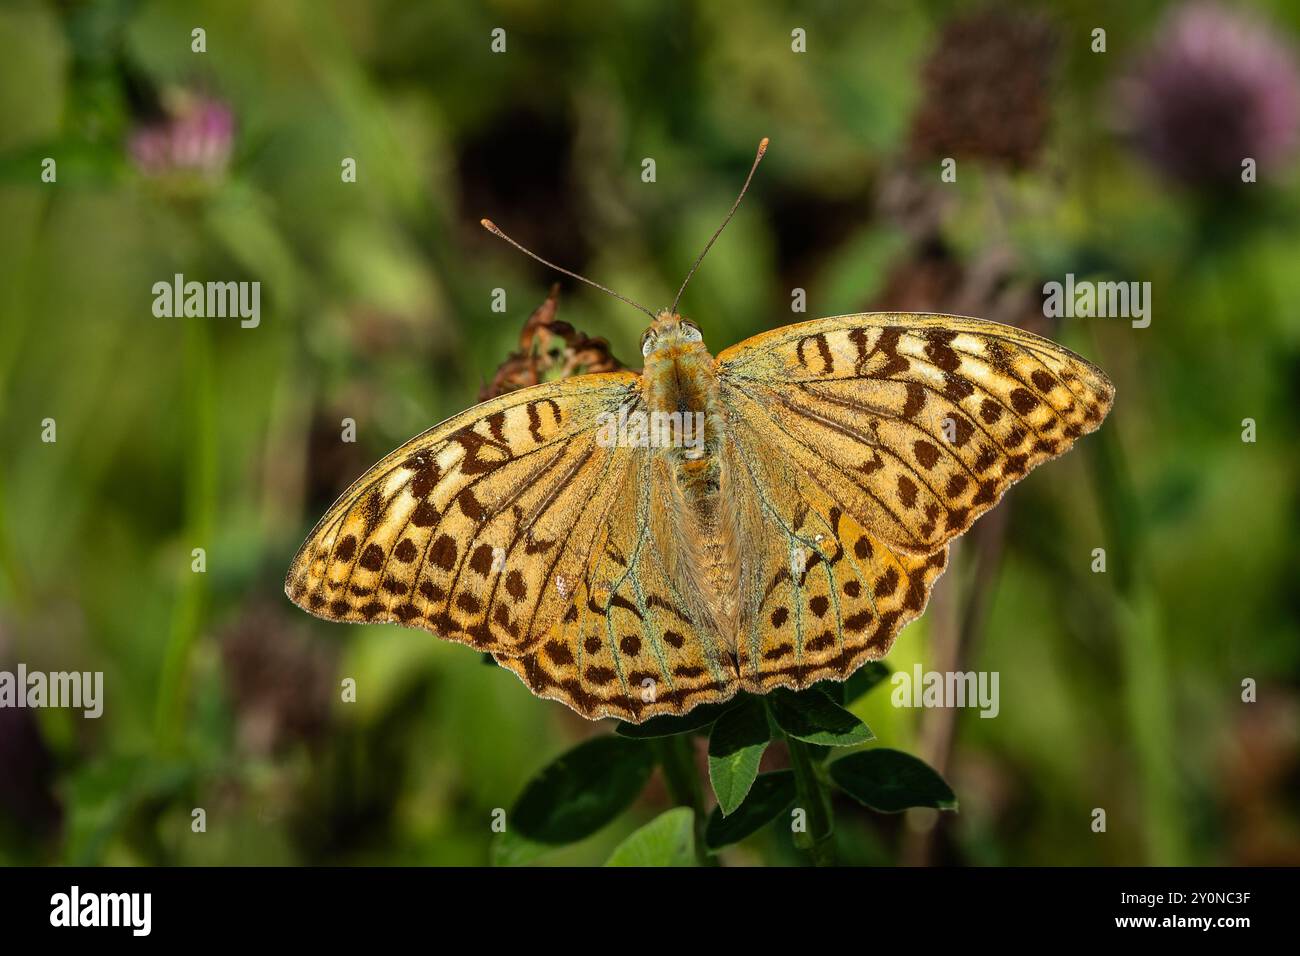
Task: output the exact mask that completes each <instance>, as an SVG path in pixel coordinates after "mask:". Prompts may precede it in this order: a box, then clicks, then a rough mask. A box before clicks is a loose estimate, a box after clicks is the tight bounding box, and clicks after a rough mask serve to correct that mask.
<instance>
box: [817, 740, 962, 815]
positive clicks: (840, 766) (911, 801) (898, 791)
mask: <svg viewBox="0 0 1300 956" xmlns="http://www.w3.org/2000/svg"><path fill="white" fill-rule="evenodd" d="M830 772H831V779H832V780H834V781H835V782H836V783H837V784H838V785H839V786H840V788H841V789H842V790H843V791H844V792H845V793H847V794H848V795H849V796H851V797H852V798H853V799H854V800H857V801H858V802H859V803H861V804H864V805H866V806H868V807H870V808H871V809H872V810H878V811H880V812H881V813H898V812H900V811H902V810H907V809H909V808H910V807H934V808H935V809H937V810H956V809H957V797H956V795H955V794H954V793H953V792H952V788H951V787H949V786H948V784H947V783H946V782H945V781H944V779H943V777H941V776H939V774H938V773H936V772H935V771H934V769H933V768H931V767H930V766H929V765H928V764H926V763H925V762H924V761H922V760H918V759H917V758H915V757H913V756H912V755H911V754H905V753H903V752H902V751H899V750H889V749H888V748H885V747H880V748H876V749H874V750H863V751H861V752H860V753H855V754H849V755H848V756H847V757H844V758H842V759H840V760H837V761H835V762H834V763H833V764H831V765H830Z"/></svg>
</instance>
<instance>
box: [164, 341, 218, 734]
mask: <svg viewBox="0 0 1300 956" xmlns="http://www.w3.org/2000/svg"><path fill="white" fill-rule="evenodd" d="M209 334H210V332H209V330H208V327H207V325H206V324H205V323H201V322H199V323H187V324H186V337H185V349H184V362H185V378H184V383H185V384H184V388H185V392H186V394H185V403H186V406H187V407H186V414H187V418H188V426H189V435H188V439H189V442H190V447H189V449H188V450H187V458H186V475H185V513H186V514H185V536H184V538H182V548H183V551H182V552H181V553H182V555H183V563H182V564H181V567H180V568H179V569H178V572H177V573H178V574H179V575H180V582H181V583H180V587H179V588H178V593H177V598H176V605H175V607H174V609H173V613H172V627H171V634H170V636H169V637H168V640H167V648H166V651H165V653H164V657H163V667H162V677H161V679H160V682H159V688H158V701H157V717H156V720H157V726H156V738H157V745H158V749H159V751H160V752H162V753H172V752H175V750H176V749H177V748H178V747H179V746H180V743H181V741H182V739H183V735H184V723H185V706H186V698H187V693H188V691H189V677H190V658H191V656H192V651H193V648H194V643H195V641H196V639H197V637H198V633H199V630H200V628H201V627H202V625H203V618H204V613H205V609H206V604H207V586H206V583H205V581H206V577H207V575H206V573H197V572H194V571H192V570H190V567H191V558H190V554H191V551H192V549H193V548H195V547H201V548H203V549H204V550H205V552H208V551H210V550H211V547H212V542H211V540H210V538H211V534H212V528H213V525H214V517H213V516H214V513H215V511H216V483H217V429H216V417H217V413H216V394H215V390H214V386H213V374H212V354H211V352H212V348H211V342H210V341H209ZM205 562H206V558H205ZM205 567H206V564H205Z"/></svg>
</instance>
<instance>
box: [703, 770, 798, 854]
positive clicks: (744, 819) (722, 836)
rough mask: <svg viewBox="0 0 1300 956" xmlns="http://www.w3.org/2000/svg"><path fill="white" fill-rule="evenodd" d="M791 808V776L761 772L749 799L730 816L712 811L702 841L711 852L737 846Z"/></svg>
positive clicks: (792, 779)
mask: <svg viewBox="0 0 1300 956" xmlns="http://www.w3.org/2000/svg"><path fill="white" fill-rule="evenodd" d="M792 806H794V774H793V773H791V772H790V771H789V770H778V771H777V772H776V773H761V774H759V775H758V779H757V780H755V781H754V786H753V787H751V788H750V790H749V797H748V799H746V800H745V802H744V803H742V804H741V805H740V809H738V810H737V811H736V812H735V813H733V814H731V816H729V817H724V816H723V815H722V811H721V810H720V809H719V808H717V807H714V808H713V812H712V813H711V814H709V825H708V826H707V827H706V828H705V830H704V842H705V844H706V845H707V846H708V847H709V849H711V850H717V849H720V848H722V847H724V846H728V845H729V844H732V843H738V842H739V841H741V840H743V839H745V837H747V836H749V835H750V834H751V833H753V832H755V831H756V830H759V829H761V828H763V827H765V826H766V825H767V824H769V823H771V822H772V821H773V820H775V819H776V818H777V817H779V816H780V815H781V814H783V813H785V812H786V811H787V810H789V809H790V808H791V807H792Z"/></svg>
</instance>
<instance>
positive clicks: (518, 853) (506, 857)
mask: <svg viewBox="0 0 1300 956" xmlns="http://www.w3.org/2000/svg"><path fill="white" fill-rule="evenodd" d="M554 849H555V847H553V846H548V845H547V844H545V843H538V842H536V841H535V840H530V839H528V838H527V837H525V836H520V835H519V834H518V833H517V832H515V831H514V830H506V831H505V832H504V833H498V834H497V836H496V839H494V840H493V841H492V848H491V850H490V851H489V858H490V859H491V861H492V865H493V866H523V865H525V864H526V863H531V862H533V860H536V859H537V858H538V857H540V856H542V855H543V854H546V853H550V852H551V851H552V850H554Z"/></svg>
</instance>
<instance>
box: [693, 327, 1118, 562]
mask: <svg viewBox="0 0 1300 956" xmlns="http://www.w3.org/2000/svg"><path fill="white" fill-rule="evenodd" d="M717 369H718V376H719V380H720V383H721V387H722V389H723V392H724V394H725V395H726V396H727V402H728V405H729V406H730V408H731V409H732V414H733V416H739V417H741V418H743V419H744V420H745V421H746V422H747V423H748V424H749V425H750V426H751V428H752V430H754V431H755V432H756V433H757V434H758V435H759V436H760V437H761V440H762V441H764V442H765V443H766V444H767V445H769V446H770V447H771V448H772V449H773V451H774V453H781V454H785V455H787V456H788V457H790V458H792V459H793V460H795V461H797V462H798V463H799V464H800V466H801V467H802V468H803V470H804V471H806V472H807V473H808V474H809V475H811V476H812V477H813V478H815V479H816V480H817V482H818V483H819V484H820V485H821V486H822V487H824V488H825V489H826V491H827V493H828V494H830V495H831V497H832V498H834V499H835V500H836V501H837V503H839V505H840V506H841V507H842V508H843V509H844V510H845V511H846V512H848V513H849V514H850V515H851V516H852V517H853V518H855V519H856V520H857V521H858V522H859V523H860V524H861V525H862V526H863V527H865V528H867V529H869V530H870V532H871V533H872V534H873V535H875V536H877V537H879V538H881V539H883V540H885V541H887V542H889V543H890V544H892V545H893V546H895V547H897V548H900V549H902V550H905V551H909V552H911V553H913V554H931V553H933V552H934V551H936V550H938V549H939V548H940V547H942V546H943V544H944V543H945V542H946V541H948V540H949V539H951V538H953V537H954V536H956V535H958V534H961V533H962V532H964V531H965V530H966V529H967V528H969V527H970V525H971V523H972V522H973V521H974V520H975V519H976V518H977V517H979V515H981V514H983V513H984V512H985V511H987V510H988V509H989V508H991V507H993V505H995V504H996V503H997V502H998V500H999V499H1000V498H1001V497H1002V494H1003V492H1005V491H1006V489H1007V488H1008V487H1009V486H1010V485H1011V484H1013V483H1014V482H1016V481H1018V480H1019V479H1020V478H1022V477H1024V476H1025V475H1026V474H1028V473H1029V471H1030V470H1032V469H1033V468H1035V467H1036V466H1037V465H1039V464H1041V463H1042V462H1044V461H1046V460H1048V459H1049V458H1053V457H1055V456H1057V455H1060V454H1062V453H1064V452H1065V451H1066V450H1067V449H1069V447H1070V446H1071V445H1072V444H1073V443H1074V441H1075V439H1077V438H1078V437H1080V436H1081V435H1084V434H1087V433H1088V432H1091V431H1093V430H1094V429H1096V428H1097V427H1098V426H1099V425H1100V424H1101V421H1102V419H1103V418H1105V416H1106V413H1107V412H1108V411H1109V410H1110V405H1111V401H1112V399H1113V387H1112V386H1111V384H1110V381H1109V380H1108V379H1107V378H1106V376H1105V374H1104V373H1102V372H1101V370H1100V369H1098V368H1097V367H1096V366H1094V365H1092V364H1091V363H1089V362H1087V361H1086V360H1084V359H1082V358H1080V357H1079V356H1078V355H1075V354H1074V353H1073V352H1071V351H1069V350H1068V349H1065V348H1062V347H1061V346H1059V345H1057V344H1056V343H1055V342H1052V341H1050V340H1048V339H1045V338H1042V337H1041V336H1037V335H1034V334H1033V333H1030V332H1025V331H1023V330H1021V329H1017V328H1014V327H1012V326H1006V325H1001V324H999V323H996V322H988V321H985V320H982V319H972V318H966V317H962V316H953V315H912V314H907V313H901V314H900V313H868V314H863V315H848V316H840V317H837V318H830V319H818V320H815V321H812V322H804V323H800V324H798V325H791V326H786V327H784V328H780V329H776V330H774V331H772V332H767V333H764V334H762V335H758V336H755V337H754V338H752V339H748V340H746V341H744V342H741V343H740V344H739V345H735V346H733V347H732V348H729V349H727V350H726V351H724V352H722V353H721V354H720V355H719V356H718V359H717Z"/></svg>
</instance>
